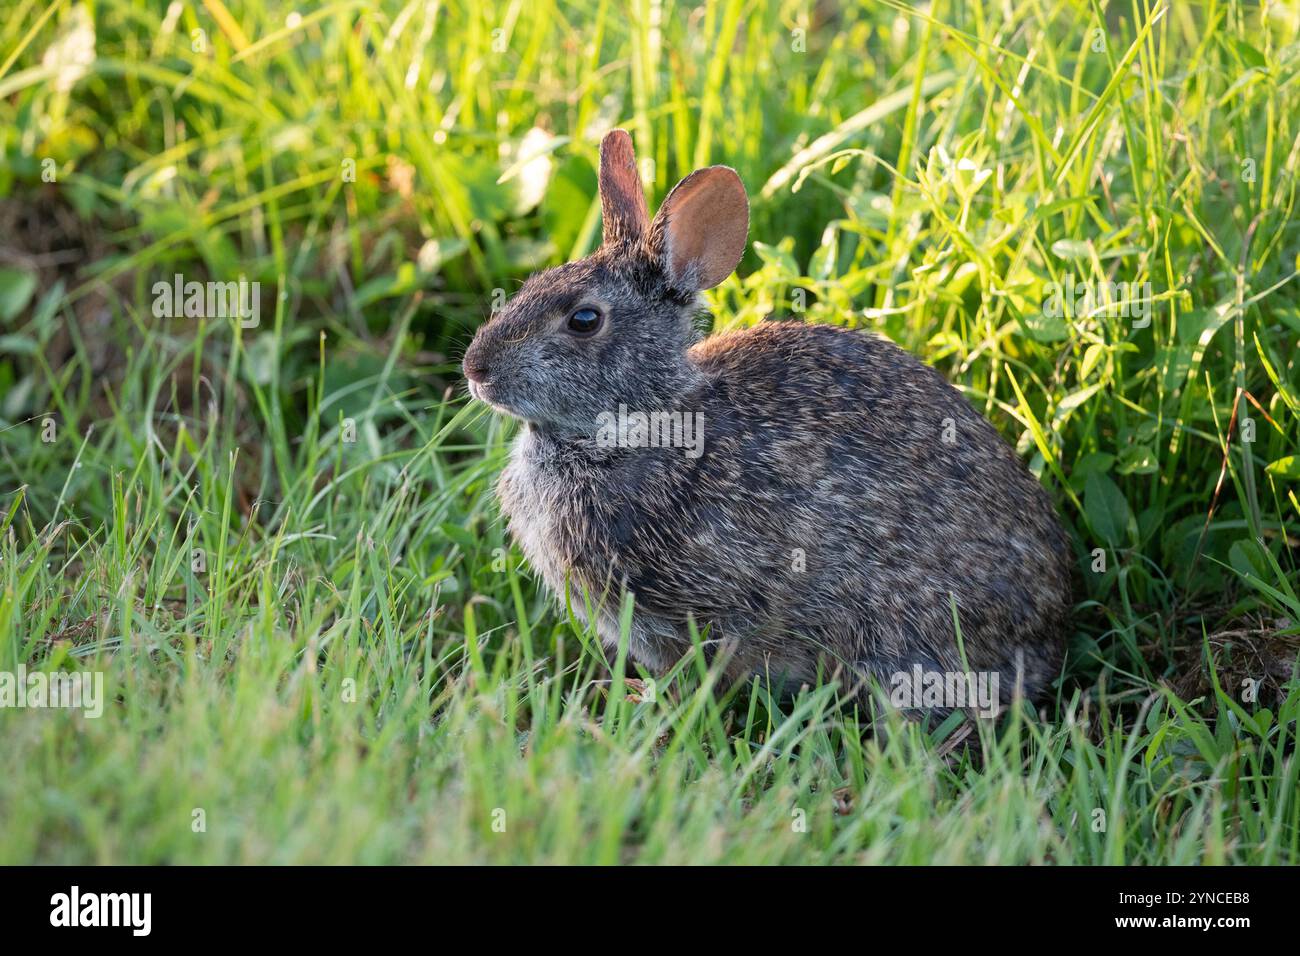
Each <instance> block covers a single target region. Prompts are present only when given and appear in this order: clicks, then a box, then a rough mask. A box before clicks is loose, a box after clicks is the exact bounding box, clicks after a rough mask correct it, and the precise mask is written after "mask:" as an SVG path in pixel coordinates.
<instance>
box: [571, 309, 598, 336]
mask: <svg viewBox="0 0 1300 956" xmlns="http://www.w3.org/2000/svg"><path fill="white" fill-rule="evenodd" d="M598 328H600V313H599V312H597V311H596V310H595V309H579V310H578V311H577V312H575V313H573V315H571V316H569V331H570V332H572V333H573V334H574V335H591V333H593V332H595V331H596V330H597V329H598Z"/></svg>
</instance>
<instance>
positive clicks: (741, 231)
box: [648, 166, 749, 292]
mask: <svg viewBox="0 0 1300 956" xmlns="http://www.w3.org/2000/svg"><path fill="white" fill-rule="evenodd" d="M748 237H749V198H748V197H747V196H746V195H745V184H744V183H742V182H741V181H740V176H738V175H737V174H736V171H735V170H734V169H732V168H731V167H730V166H710V167H709V168H708V169H697V170H696V171H695V172H693V173H691V174H690V175H689V176H687V177H686V178H685V179H683V180H682V181H681V182H680V183H678V184H677V185H676V186H674V187H673V191H672V192H670V193H669V194H668V198H667V199H665V200H664V204H663V205H662V206H660V207H659V212H658V214H656V215H655V219H654V222H652V223H651V224H650V236H649V240H648V246H649V249H650V254H651V255H652V256H654V257H655V258H657V259H658V260H659V262H660V263H661V264H662V265H663V268H664V271H665V272H667V273H668V280H669V281H670V282H671V283H672V284H673V285H675V286H676V287H677V288H679V289H682V290H684V291H686V292H700V291H702V290H704V289H712V288H713V287H714V286H715V285H717V284H718V283H719V282H721V281H722V280H723V279H725V278H726V277H727V276H729V275H731V273H732V272H734V271H735V269H736V266H738V265H740V257H741V256H743V255H744V254H745V240H746V239H747V238H748Z"/></svg>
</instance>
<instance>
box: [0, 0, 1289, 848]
mask: <svg viewBox="0 0 1300 956" xmlns="http://www.w3.org/2000/svg"><path fill="white" fill-rule="evenodd" d="M0 13H3V15H0V121H2V122H0V137H2V138H0V148H2V149H3V151H4V165H3V169H0V196H3V197H5V198H4V199H3V200H2V205H0V319H3V322H4V325H5V328H4V330H3V336H0V392H2V395H0V495H2V496H3V497H2V498H0V506H2V507H0V516H3V517H2V518H0V671H14V670H16V669H17V668H18V666H19V665H20V664H22V665H24V666H26V667H28V668H29V669H43V670H47V671H56V670H60V669H63V670H67V669H74V668H75V669H81V668H91V669H96V670H100V671H102V672H103V673H104V674H105V684H106V687H107V689H108V691H109V696H110V701H109V704H108V707H107V710H106V712H105V714H104V716H103V717H101V718H99V719H89V718H85V717H82V716H79V715H75V714H72V713H68V712H63V711H55V710H46V711H38V710H17V709H5V710H0V762H3V765H4V766H5V768H6V772H5V773H4V774H0V860H2V861H4V862H16V861H27V860H40V861H44V862H71V861H94V862H160V861H171V862H191V861H192V862H229V861H241V862H253V861H257V862H271V861H274V862H343V861H352V860H358V861H364V862H390V861H448V862H451V861H490V862H506V861H535V862H619V861H636V862H764V863H766V862H890V863H899V862H902V863H927V862H962V863H969V862H999V863H1018V862H1035V863H1037V862H1056V863H1080V862H1092V863H1191V862H1208V863H1217V862H1242V861H1250V862H1270V863H1273V862H1288V863H1290V862H1296V861H1297V859H1300V846H1298V841H1300V799H1298V798H1297V794H1296V777H1297V768H1296V765H1295V757H1294V752H1295V739H1296V733H1297V723H1296V721H1297V717H1298V716H1300V714H1298V711H1300V685H1298V684H1297V682H1296V680H1295V667H1296V653H1297V647H1298V646H1300V641H1298V640H1297V634H1298V633H1300V629H1298V628H1297V626H1296V622H1297V621H1298V620H1300V598H1298V597H1297V586H1298V585H1300V575H1298V574H1297V569H1296V550H1295V549H1296V540H1297V539H1296V532H1295V528H1294V526H1295V523H1296V521H1297V516H1298V515H1300V501H1298V500H1297V498H1296V493H1295V490H1294V488H1295V481H1296V479H1297V477H1300V458H1297V457H1296V456H1297V418H1298V415H1300V376H1298V375H1297V368H1296V362H1297V357H1296V340H1297V336H1300V296H1298V294H1297V289H1300V281H1297V269H1300V261H1297V260H1298V255H1297V254H1298V253H1300V227H1298V226H1297V221H1298V219H1297V215H1296V198H1297V197H1296V187H1297V162H1298V157H1300V80H1298V79H1297V76H1298V73H1297V69H1296V67H1297V63H1298V62H1300V40H1298V37H1300V14H1297V12H1296V11H1295V9H1294V7H1293V6H1291V5H1287V4H1282V3H1276V2H1272V3H1264V4H1256V3H1242V2H1232V3H1221V2H1214V0H1209V2H1200V3H1176V4H1168V3H1164V2H1145V0H1135V2H1132V3H1125V2H1112V3H1109V4H1103V3H1099V2H1078V0H1056V2H1048V0H1014V2H1008V3H1001V4H991V3H966V2H957V0H936V2H934V3H932V4H930V5H926V6H919V5H918V6H912V5H910V4H906V3H901V2H894V0H878V2H859V3H849V2H845V3H821V4H813V3H804V2H776V0H749V2H741V0H703V2H701V3H698V4H694V5H691V4H679V3H667V2H651V0H634V2H633V3H631V4H630V5H615V4H609V3H604V2H578V3H565V4H559V3H555V2H548V0H538V2H533V3H521V2H501V3H494V4H480V3H466V2H461V0H457V2H450V3H438V2H430V3H425V2H412V3H406V4H400V3H362V2H339V3H327V4H325V5H322V6H319V7H314V8H310V9H309V8H307V7H303V8H302V9H300V10H298V11H295V10H294V9H293V7H292V6H291V5H289V4H282V3H274V2H265V0H262V2H249V3H247V4H235V3H231V4H229V6H227V5H224V4H222V3H221V2H219V0H205V2H201V3H194V4H179V3H177V4H172V5H170V6H165V5H162V4H158V3H149V2H145V0H138V2H132V0H107V2H100V3H96V4H93V5H82V4H75V3H71V2H67V0H64V2H56V3H52V4H51V3H40V2H36V0H3V2H0ZM612 125H623V126H626V127H627V128H629V129H630V130H631V131H632V133H633V136H634V138H635V140H636V143H637V148H638V152H639V155H640V156H641V157H642V160H643V166H644V168H643V174H644V176H645V179H646V182H647V185H648V190H649V192H650V193H651V194H652V205H653V203H654V202H656V201H658V200H659V199H661V198H662V196H663V195H664V193H665V192H666V191H667V190H668V189H669V188H670V187H671V186H672V184H673V183H675V182H676V181H677V179H678V178H680V177H681V176H682V175H684V174H685V173H687V172H689V171H690V170H691V169H693V168H695V167H697V166H700V165H705V164H709V163H717V162H723V163H727V164H729V165H732V166H734V167H735V168H736V169H737V170H738V171H739V172H740V174H741V176H742V178H743V179H744V181H745V183H746V185H747V186H748V188H749V191H750V195H751V201H752V204H753V218H752V226H751V239H752V240H753V242H752V244H751V249H750V250H749V251H747V253H746V256H745V259H744V261H743V262H742V266H741V269H740V270H739V273H738V275H737V276H735V277H733V278H732V279H730V280H728V281H727V282H726V283H724V284H723V285H722V286H721V287H720V288H719V289H718V290H715V292H714V293H713V294H712V299H711V304H712V305H713V306H714V323H715V325H716V326H717V327H719V328H722V327H729V326H734V325H744V324H750V323H754V322H759V321H763V320H765V319H766V318H769V317H774V316H784V315H789V314H797V315H800V316H802V317H803V318H806V319H807V320H809V321H818V322H833V323H841V324H847V325H851V326H855V327H861V328H865V329H873V330H876V331H878V332H881V333H883V334H886V335H888V336H889V337H891V338H893V339H894V340H895V341H898V342H899V343H900V344H902V345H903V346H905V347H907V348H909V349H910V350H912V351H914V352H915V353H917V354H919V355H921V356H922V357H923V358H925V359H926V360H927V361H930V362H932V363H934V364H936V365H937V366H938V367H939V368H941V369H942V370H943V372H944V373H945V374H946V375H947V376H948V377H949V378H950V379H951V380H952V381H953V382H954V383H955V384H957V385H958V386H959V387H960V388H962V389H963V390H964V391H965V393H966V394H967V396H968V397H969V399H970V400H971V401H972V402H973V403H974V404H975V405H976V406H977V407H978V408H979V409H980V410H981V411H982V412H983V413H985V414H986V415H987V416H988V417H989V418H990V419H991V420H992V421H993V422H994V423H995V424H996V425H997V426H998V427H999V428H1000V429H1001V431H1002V432H1003V434H1004V435H1006V436H1007V437H1008V439H1009V440H1010V441H1012V442H1013V443H1016V444H1017V447H1018V448H1019V450H1020V451H1021V453H1022V454H1023V455H1024V457H1025V459H1026V461H1027V462H1028V463H1029V465H1030V467H1031V468H1032V469H1033V470H1034V471H1035V473H1037V474H1039V475H1040V476H1041V478H1042V480H1043V481H1044V483H1045V484H1046V485H1047V486H1048V487H1049V488H1050V489H1051V490H1052V492H1053V494H1054V495H1055V497H1056V500H1057V502H1058V504H1059V508H1060V512H1061V514H1062V517H1063V520H1064V522H1065V524H1066V525H1067V527H1068V529H1069V531H1070V533H1071V538H1072V541H1073V545H1074V548H1075V551H1076V555H1077V559H1078V573H1077V575H1076V592H1077V594H1076V596H1077V599H1078V608H1077V614H1076V620H1075V629H1076V633H1075V634H1074V637H1073V640H1072V642H1071V646H1070V658H1069V661H1068V663H1067V668H1066V673H1065V674H1064V675H1063V678H1062V680H1061V682H1060V684H1059V686H1058V687H1057V688H1056V689H1055V697H1054V699H1053V700H1051V701H1049V702H1047V703H1046V704H1045V705H1044V706H1043V707H1042V708H1041V710H1040V711H1039V712H1037V713H1035V712H1033V711H1030V710H1028V709H1025V710H1021V711H1017V712H1015V713H1013V714H1012V715H1010V716H1009V717H1008V718H1007V719H1006V720H1005V721H1004V722H1003V724H1002V725H1001V726H1000V727H999V728H997V730H996V732H995V731H994V730H993V729H990V728H981V729H979V730H977V731H975V732H974V733H975V734H977V735H979V736H980V737H981V738H983V739H982V745H983V746H982V751H983V753H982V758H981V759H979V760H976V759H974V758H973V757H972V756H971V751H969V750H967V749H965V747H964V744H965V743H969V742H971V739H972V738H967V739H966V740H965V741H962V740H960V739H959V738H960V736H961V735H962V734H963V733H967V732H968V731H969V729H968V728H959V727H957V726H955V725H953V724H946V725H944V726H943V727H939V728H935V729H933V730H926V729H924V728H920V727H917V726H914V725H908V724H900V723H899V722H898V721H897V720H896V719H894V718H893V717H891V716H890V715H888V714H886V713H875V714H864V713H856V712H854V711H851V710H848V709H846V708H844V707H842V706H840V703H839V702H838V701H837V700H836V697H835V689H834V688H832V687H820V688H811V689H808V690H806V691H805V692H804V693H802V694H801V695H800V696H799V697H798V698H797V699H796V700H794V701H784V702H782V701H774V700H771V699H769V698H768V696H767V694H766V693H765V691H764V689H763V688H762V687H761V686H755V687H752V688H738V689H734V690H732V691H729V692H726V693H721V692H719V691H718V690H717V687H716V675H715V674H714V673H712V672H711V671H710V670H709V668H708V667H707V666H705V665H704V663H703V662H702V659H701V658H700V657H699V656H698V655H697V656H694V657H688V658H687V659H686V660H685V661H683V662H682V663H681V664H680V665H679V667H678V669H677V671H676V672H675V673H674V674H673V675H671V676H669V677H668V678H662V677H661V678H660V679H659V680H657V681H654V682H653V683H646V678H647V677H648V675H644V674H641V673H639V672H638V671H637V670H636V668H635V667H633V666H632V665H630V664H629V663H628V662H627V661H626V660H625V659H624V658H623V656H622V655H615V657H614V659H612V660H609V661H606V660H604V657H603V654H602V653H601V652H600V650H599V648H597V647H596V646H595V642H594V640H593V636H592V635H591V634H588V633H586V632H585V631H584V630H583V628H582V627H581V626H579V625H578V624H577V623H576V621H575V620H574V619H573V618H572V617H571V616H570V615H569V614H567V613H566V612H565V610H564V609H563V608H557V607H556V606H554V604H553V603H552V602H550V601H549V600H548V599H547V598H546V597H545V595H543V594H542V593H541V592H540V591H539V589H538V588H537V586H536V584H535V582H534V580H533V578H532V575H531V574H530V572H529V570H528V568H527V567H526V566H525V565H523V564H522V562H521V559H520V556H519V554H518V553H517V552H516V551H514V550H512V548H511V546H510V542H509V541H508V539H507V538H506V536H505V534H504V532H503V529H502V527H501V524H500V521H499V519H498V516H497V513H496V511H495V506H494V504H493V500H492V494H491V487H492V482H493V479H494V476H495V473H496V471H497V470H498V469H499V467H500V465H501V464H502V461H503V458H504V454H505V448H506V446H507V443H508V441H509V438H510V435H509V432H508V428H507V427H506V426H505V425H504V424H503V423H501V422H500V421H496V420H494V419H492V418H490V417H489V416H487V415H485V414H484V413H483V412H482V410H481V409H476V408H473V407H470V406H468V405H466V404H465V403H464V399H463V395H462V393H461V391H460V390H459V389H458V376H457V369H456V366H457V357H458V354H459V351H460V350H461V349H462V348H463V346H464V344H465V342H466V341H467V339H468V336H469V335H470V334H471V333H472V330H473V328H474V327H475V326H476V325H477V324H478V323H479V322H481V321H482V320H483V318H484V317H485V316H486V315H487V314H488V313H489V311H490V309H491V308H492V307H493V304H494V302H496V301H499V299H500V297H501V295H502V294H503V293H504V294H508V293H509V292H510V291H511V290H513V289H514V288H515V287H516V286H517V283H518V282H519V281H520V280H521V279H522V278H523V277H524V276H525V275H526V274H527V273H528V272H529V271H531V270H532V269H533V268H535V267H537V266H539V265H544V264H547V263H552V262H557V261H562V260H564V259H567V258H570V257H572V256H576V255H581V254H584V253H585V252H587V251H589V250H590V249H591V248H593V245H594V243H596V242H597V241H598V238H599V206H598V203H597V201H596V196H595V171H594V163H595V158H596V143H597V142H598V139H599V135H600V133H601V132H603V130H605V129H607V128H608V127H610V126H612ZM176 273H182V274H183V275H184V276H185V278H187V279H208V278H211V279H214V280H219V281H231V280H236V279H238V278H239V277H241V276H245V277H247V278H248V279H250V280H257V281H259V282H260V283H261V284H262V288H263V290H264V297H263V300H264V309H263V311H262V321H261V322H260V324H258V325H257V327H255V328H242V327H241V326H240V324H239V323H238V322H235V321H231V320H225V319H214V318H211V317H209V318H190V319H186V318H177V319H170V320H168V319H159V318H156V317H155V315H154V312H153V308H152V306H153V302H154V293H153V284H154V283H155V282H157V281H159V280H166V281H170V279H171V278H172V276H173V275H174V274H176ZM1070 282H1073V283H1076V284H1077V285H1085V284H1087V285H1090V286H1091V287H1093V288H1098V289H1103V288H1104V289H1105V290H1106V293H1104V294H1109V292H1110V291H1111V290H1112V288H1113V291H1114V292H1115V294H1116V296H1117V298H1118V299H1119V300H1120V301H1119V302H1105V301H1103V302H1100V303H1094V304H1093V305H1094V307H1093V308H1091V309H1089V308H1086V307H1085V308H1081V309H1076V307H1075V306H1076V304H1077V303H1075V302H1073V301H1071V302H1066V303H1065V307H1064V309H1063V312H1062V314H1059V315H1056V314H1053V313H1054V310H1053V309H1051V308H1046V307H1045V304H1046V303H1048V302H1049V301H1050V300H1051V299H1052V291H1053V290H1054V289H1057V288H1059V287H1060V286H1061V285H1063V284H1066V283H1070ZM1107 306H1111V307H1107ZM1118 313H1127V314H1118ZM51 425H52V427H53V432H52V434H53V440H52V441H51V440H46V439H47V438H49V437H50V435H51V432H50V428H51ZM196 551H198V552H201V554H202V560H201V561H199V562H198V564H197V565H196ZM196 567H201V568H202V570H195V568H196ZM633 613H634V611H633ZM1255 682H1259V683H1258V687H1256V683H1255Z"/></svg>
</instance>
